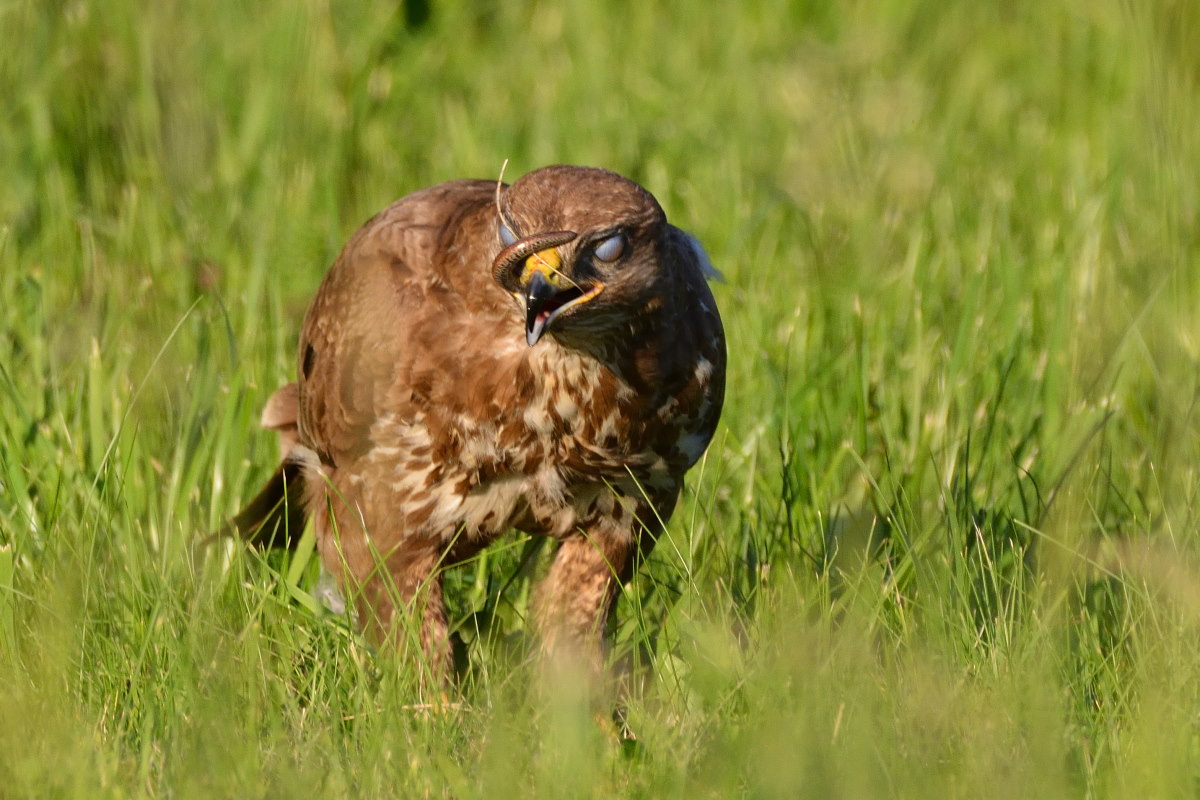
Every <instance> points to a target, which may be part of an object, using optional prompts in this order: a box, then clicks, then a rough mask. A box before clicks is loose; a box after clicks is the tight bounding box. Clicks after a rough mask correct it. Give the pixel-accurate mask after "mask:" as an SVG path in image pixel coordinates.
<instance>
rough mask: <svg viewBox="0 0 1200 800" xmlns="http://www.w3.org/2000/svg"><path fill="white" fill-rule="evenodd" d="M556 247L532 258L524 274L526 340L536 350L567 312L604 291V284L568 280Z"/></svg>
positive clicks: (528, 260) (522, 275)
mask: <svg viewBox="0 0 1200 800" xmlns="http://www.w3.org/2000/svg"><path fill="white" fill-rule="evenodd" d="M561 265H562V262H561V261H560V259H559V256H558V250H557V249H556V248H552V247H551V248H547V249H545V250H542V251H540V252H537V253H534V254H533V255H531V256H529V258H528V259H526V261H525V266H524V269H522V271H521V286H522V289H523V292H524V300H525V341H526V342H528V343H529V346H530V347H533V346H534V345H535V344H537V343H538V340H539V339H541V338H542V334H544V333H545V332H546V329H547V328H549V327H550V324H551V323H552V322H554V320H555V319H556V318H557V317H558V316H559V315H560V314H562V313H563V312H564V311H566V310H567V309H570V308H574V307H575V306H578V305H582V304H583V303H586V302H587V301H589V300H591V299H592V298H594V297H595V296H596V295H598V294H600V292H602V291H604V284H603V283H600V282H598V281H597V282H595V283H591V284H588V285H580V284H577V283H575V282H574V281H572V280H571V279H570V278H567V277H566V275H564V274H563V272H562V270H561V269H560V267H561Z"/></svg>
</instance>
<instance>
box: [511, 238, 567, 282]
mask: <svg viewBox="0 0 1200 800" xmlns="http://www.w3.org/2000/svg"><path fill="white" fill-rule="evenodd" d="M534 272H540V273H542V276H543V277H545V279H546V281H547V283H549V284H550V285H551V286H554V287H555V288H558V289H562V288H564V287H566V286H569V285H570V283H571V282H570V281H568V280H566V278H565V276H564V275H563V274H562V259H561V258H559V255H558V248H556V247H547V248H546V249H545V250H540V251H538V252H536V253H534V254H533V255H531V256H530V257H529V258H527V259H525V268H524V269H522V270H521V283H522V284H526V283H529V279H530V278H532V277H533V273H534Z"/></svg>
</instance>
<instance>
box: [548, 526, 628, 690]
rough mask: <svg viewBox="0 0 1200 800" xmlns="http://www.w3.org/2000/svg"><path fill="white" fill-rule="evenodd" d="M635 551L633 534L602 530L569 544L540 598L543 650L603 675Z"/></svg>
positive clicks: (571, 538)
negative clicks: (608, 633)
mask: <svg viewBox="0 0 1200 800" xmlns="http://www.w3.org/2000/svg"><path fill="white" fill-rule="evenodd" d="M635 546H636V545H635V541H634V537H633V536H632V535H631V533H630V532H629V531H628V530H613V529H611V528H608V527H605V526H601V525H595V526H593V527H592V528H591V529H590V530H589V531H588V532H586V533H584V532H578V533H575V534H572V535H571V536H569V537H567V538H566V539H565V540H563V542H562V544H561V546H560V547H559V549H558V553H557V554H556V555H555V557H554V562H553V564H552V565H551V567H550V573H549V574H548V575H547V576H546V578H545V580H544V581H543V582H542V584H541V586H539V587H538V593H537V597H536V599H535V619H536V622H537V628H538V632H539V635H540V636H541V644H542V649H543V651H544V653H545V654H546V655H547V656H548V657H549V658H550V659H551V661H553V662H557V664H558V665H559V666H563V667H568V666H569V667H571V668H575V669H579V670H581V671H583V672H585V673H590V674H591V675H592V676H593V677H599V676H600V675H601V672H602V669H603V666H604V649H603V646H602V642H603V636H604V630H605V624H606V622H607V620H608V615H609V612H610V611H611V609H612V605H613V599H614V597H615V596H616V593H617V589H618V587H619V586H620V582H621V581H622V580H624V579H625V578H627V577H628V572H629V567H630V565H631V562H632V560H633V551H634V549H635Z"/></svg>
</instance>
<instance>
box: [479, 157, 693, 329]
mask: <svg viewBox="0 0 1200 800" xmlns="http://www.w3.org/2000/svg"><path fill="white" fill-rule="evenodd" d="M496 213H497V217H498V219H497V230H496V236H497V240H498V244H499V246H500V247H501V248H502V249H501V250H500V253H499V255H497V256H496V259H495V261H494V262H493V265H492V266H493V274H494V276H495V279H496V282H497V283H498V284H500V286H501V287H502V288H503V289H504V290H505V291H506V292H508V293H509V294H511V295H512V296H513V297H514V298H515V299H516V300H517V303H518V304H519V305H520V307H521V309H522V312H523V314H524V316H525V338H526V341H527V342H528V343H529V345H530V346H531V347H532V346H533V345H535V344H537V342H538V340H539V339H541V338H542V336H544V335H545V334H546V333H547V332H549V331H554V333H555V335H556V336H564V337H567V338H570V337H571V336H588V337H597V336H604V335H606V334H608V333H611V332H613V331H619V330H622V329H624V330H628V329H629V326H628V322H629V319H630V314H638V313H640V312H641V311H643V310H648V309H649V308H650V307H652V306H653V305H654V304H655V303H656V302H659V301H657V300H656V297H658V296H659V294H658V293H657V292H656V289H657V288H658V287H659V286H660V285H661V281H662V277H663V276H662V260H663V259H662V251H663V246H664V237H665V236H666V234H667V231H668V229H669V228H670V226H668V225H667V222H666V217H665V215H664V214H663V211H662V208H661V207H660V206H659V204H658V201H656V200H655V199H654V197H653V196H652V195H651V194H650V193H649V192H647V191H646V190H645V189H643V188H642V187H641V186H638V185H637V184H636V183H634V182H633V181H630V180H627V179H625V178H622V177H621V176H620V175H617V174H615V173H612V172H608V171H606V170H601V169H592V168H586V167H570V166H553V167H545V168H542V169H539V170H536V171H534V172H531V173H529V174H528V175H526V176H525V177H523V178H521V179H520V180H518V181H516V182H515V183H513V185H512V186H510V187H507V188H506V189H504V190H502V191H501V192H500V193H499V194H498V195H497V201H496Z"/></svg>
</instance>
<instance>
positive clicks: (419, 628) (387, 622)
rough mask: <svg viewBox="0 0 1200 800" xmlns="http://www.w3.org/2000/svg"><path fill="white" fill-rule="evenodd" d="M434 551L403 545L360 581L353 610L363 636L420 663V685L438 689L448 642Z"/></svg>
mask: <svg viewBox="0 0 1200 800" xmlns="http://www.w3.org/2000/svg"><path fill="white" fill-rule="evenodd" d="M440 561H441V558H440V553H439V551H438V550H437V549H436V548H434V547H431V546H428V545H425V546H420V545H416V544H415V543H408V542H406V543H404V544H402V545H401V546H400V547H398V548H397V549H396V550H394V551H393V552H392V553H390V554H389V555H388V556H387V558H386V559H384V560H381V561H380V562H379V563H378V565H377V568H376V569H375V570H374V571H373V574H371V575H369V576H366V578H365V580H359V581H358V583H359V586H360V587H361V591H360V592H359V594H358V609H359V615H360V618H361V619H362V620H363V625H364V628H365V630H366V632H367V635H368V636H369V637H370V638H371V639H372V640H373V641H375V642H376V643H378V644H386V645H387V646H389V647H390V649H392V650H393V652H396V653H397V654H401V656H402V657H403V658H404V659H405V661H406V663H410V664H412V663H418V662H421V663H422V667H423V669H422V676H423V680H422V684H423V685H424V684H425V683H426V682H427V681H426V680H424V678H426V677H427V678H429V679H431V680H430V682H432V683H433V684H435V685H437V687H438V688H442V686H443V685H444V684H445V683H446V682H447V681H448V680H449V677H450V637H449V626H448V623H447V619H446V605H445V601H444V599H443V595H442V575H441V572H440V570H439V569H438V566H439V563H440Z"/></svg>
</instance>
